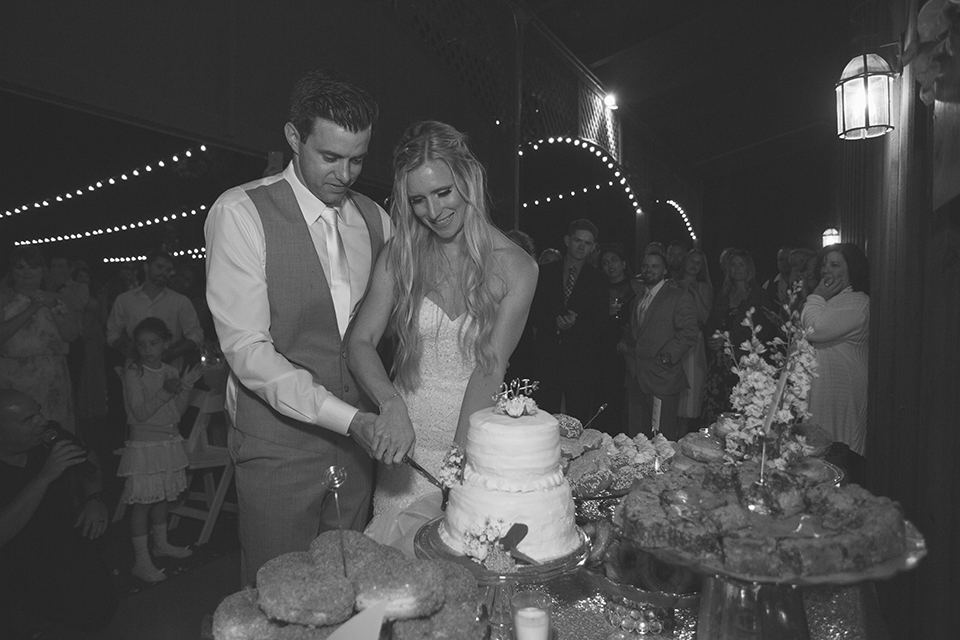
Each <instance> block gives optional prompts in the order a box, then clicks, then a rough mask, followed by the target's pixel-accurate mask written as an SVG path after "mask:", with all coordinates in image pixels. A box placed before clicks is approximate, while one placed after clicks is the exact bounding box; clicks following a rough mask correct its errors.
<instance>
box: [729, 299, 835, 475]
mask: <svg viewBox="0 0 960 640" xmlns="http://www.w3.org/2000/svg"><path fill="white" fill-rule="evenodd" d="M799 284H800V283H797V284H796V285H794V286H793V288H792V289H791V292H790V301H789V302H788V303H786V304H784V310H785V311H786V312H787V314H788V317H787V320H786V321H785V322H784V323H783V325H782V328H783V333H784V334H785V335H786V338H787V339H786V340H784V339H783V338H780V337H776V338H774V339H773V340H770V341H769V342H767V343H763V342H761V341H760V339H759V338H758V337H757V336H758V334H759V333H760V330H761V328H762V327H761V325H759V324H756V323H755V322H754V318H753V316H754V313H755V309H752V308H751V309H750V310H749V311H748V312H747V316H746V318H744V320H743V325H744V326H745V327H748V328H749V329H750V339H749V340H746V341H744V342H743V344H741V345H740V349H741V350H742V351H745V352H746V353H745V354H744V355H743V356H741V357H740V360H739V361H736V360H735V357H734V350H733V344H732V343H731V342H730V337H729V334H726V333H722V334H720V335H722V336H723V337H724V338H725V344H724V350H725V352H726V354H727V355H728V356H729V357H730V359H731V360H734V361H735V362H736V365H735V366H734V368H733V372H734V373H736V374H737V377H738V378H739V382H738V383H737V384H736V385H735V386H734V388H733V391H732V392H731V394H730V403H731V405H732V407H733V409H734V412H735V413H732V414H729V413H727V414H722V415H721V416H720V418H719V419H718V420H717V422H716V423H714V425H713V430H714V432H715V433H717V434H718V435H721V436H722V437H724V439H725V448H726V458H727V460H728V461H729V462H740V461H743V460H751V459H757V460H759V459H760V457H761V452H762V449H763V442H764V440H766V441H767V444H768V451H767V458H768V462H769V463H770V464H771V465H773V466H774V467H775V468H778V469H784V468H785V467H786V466H787V465H788V464H789V463H790V462H792V461H793V460H795V459H797V458H799V457H803V456H805V455H808V454H809V452H810V451H812V449H810V448H808V447H807V446H806V443H805V442H804V438H803V436H799V435H796V434H794V433H793V429H792V426H793V424H795V423H796V422H798V421H801V420H804V419H807V418H809V417H810V412H809V411H808V410H807V396H808V395H809V393H810V383H811V381H812V380H813V377H814V376H816V375H817V374H816V368H817V356H816V351H815V350H814V348H813V346H812V345H811V344H810V343H809V342H808V341H807V339H806V332H805V331H804V330H803V328H802V326H801V324H800V318H799V315H800V314H799V309H798V305H797V304H795V301H796V297H797V296H798V294H799ZM769 320H770V321H773V319H769Z"/></svg>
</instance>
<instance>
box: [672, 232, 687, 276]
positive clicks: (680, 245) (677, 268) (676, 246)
mask: <svg viewBox="0 0 960 640" xmlns="http://www.w3.org/2000/svg"><path fill="white" fill-rule="evenodd" d="M689 250H690V247H688V246H687V245H686V243H684V242H682V241H680V240H674V241H673V242H671V243H670V244H669V245H667V253H666V256H667V279H669V280H676V279H678V278H680V277H682V276H683V267H682V263H683V258H684V256H686V255H687V252H688V251H689Z"/></svg>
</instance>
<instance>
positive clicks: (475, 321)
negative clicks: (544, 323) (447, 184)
mask: <svg viewBox="0 0 960 640" xmlns="http://www.w3.org/2000/svg"><path fill="white" fill-rule="evenodd" d="M432 161H439V162H443V163H444V164H446V165H447V167H449V168H450V172H451V174H453V182H454V186H455V187H456V189H457V191H458V192H459V194H460V196H461V197H462V198H463V200H464V201H465V202H466V203H467V211H466V216H465V218H464V223H463V230H462V231H461V233H460V235H459V237H458V239H457V242H459V243H460V258H461V261H460V264H450V263H449V262H448V261H447V259H446V257H445V255H444V253H443V251H442V249H441V245H440V242H439V241H438V239H437V236H436V234H434V233H433V231H431V230H430V229H428V228H427V227H426V226H425V225H424V224H423V223H421V222H420V220H419V219H418V218H417V216H416V215H414V213H413V210H412V207H411V206H410V202H409V198H408V193H407V174H408V173H410V172H411V171H413V170H415V169H418V168H419V167H422V166H423V165H424V164H426V163H427V162H432ZM393 167H394V174H393V195H392V202H391V206H390V215H391V218H392V220H393V225H394V236H393V239H392V240H391V242H390V245H391V246H390V255H389V260H390V266H391V269H392V272H393V279H394V282H393V287H394V292H395V295H396V304H395V305H394V309H393V313H392V315H391V317H390V328H391V331H392V333H393V336H394V338H395V339H396V356H395V358H394V363H393V374H394V382H395V383H396V384H397V385H398V386H399V387H400V388H401V389H403V390H404V391H415V390H416V389H417V388H419V386H420V380H421V376H420V347H421V345H420V332H419V329H420V326H419V317H420V307H421V305H422V304H423V299H424V297H426V295H427V293H429V292H430V291H431V290H432V289H433V288H435V287H436V286H437V285H438V284H439V283H440V282H441V281H443V280H444V279H446V277H447V276H448V275H452V277H454V278H456V279H457V280H458V281H459V287H458V290H459V291H461V292H462V293H463V298H464V302H465V304H466V313H465V314H464V316H463V317H462V318H461V323H460V334H459V340H460V350H461V353H462V354H463V355H465V356H466V355H467V353H466V347H465V345H466V338H467V337H468V336H470V335H472V336H473V338H474V342H473V356H474V358H475V360H476V362H477V364H478V365H479V366H480V367H481V369H483V370H484V371H491V370H492V369H493V367H494V366H495V365H496V354H495V353H494V350H493V345H492V340H491V338H492V335H493V325H494V319H495V317H496V313H497V304H496V303H497V301H496V299H495V296H494V292H493V291H492V287H491V285H492V284H493V280H494V278H493V277H492V275H491V274H492V264H493V247H494V233H496V230H495V228H494V226H493V224H492V223H491V222H490V217H489V213H488V211H487V192H486V171H485V169H484V167H483V165H481V164H480V162H479V161H478V160H477V158H476V157H475V156H474V155H473V153H472V152H471V151H470V149H469V147H468V146H467V137H466V135H465V134H463V133H460V132H459V131H457V130H456V129H454V128H453V127H451V126H450V125H448V124H444V123H442V122H435V121H425V122H418V123H416V124H414V125H411V126H410V127H409V128H408V129H407V130H406V131H405V132H404V134H403V136H402V137H401V138H400V143H399V144H398V145H397V147H396V149H395V150H394V154H393ZM451 270H452V271H453V273H452V274H451V273H450V271H451Z"/></svg>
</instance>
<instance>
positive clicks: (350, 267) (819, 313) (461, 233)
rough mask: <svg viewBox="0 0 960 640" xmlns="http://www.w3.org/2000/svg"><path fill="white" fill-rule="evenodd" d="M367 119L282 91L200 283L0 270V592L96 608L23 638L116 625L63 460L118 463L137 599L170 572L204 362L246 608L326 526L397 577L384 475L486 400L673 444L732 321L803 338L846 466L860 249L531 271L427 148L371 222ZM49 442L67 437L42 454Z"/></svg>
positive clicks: (854, 402) (857, 429) (420, 143)
mask: <svg viewBox="0 0 960 640" xmlns="http://www.w3.org/2000/svg"><path fill="white" fill-rule="evenodd" d="M378 117H379V107H378V106H377V104H376V102H374V101H373V100H372V99H371V97H370V96H369V95H368V94H367V93H366V91H364V90H363V89H362V88H360V87H357V86H356V85H353V84H352V83H350V82H349V81H348V80H346V79H345V78H343V77H342V76H340V75H339V74H337V73H335V72H332V71H330V70H321V71H316V72H311V73H308V74H307V75H305V76H304V77H303V78H301V79H300V81H298V83H297V84H296V86H295V87H294V90H293V92H292V95H291V98H290V110H289V113H288V118H289V119H288V122H287V124H286V125H285V127H284V131H283V133H284V136H285V139H286V140H287V142H288V144H289V145H290V148H291V151H292V152H293V160H292V161H291V162H290V163H289V164H288V165H287V166H286V168H284V169H283V170H282V172H279V173H275V174H272V175H268V176H266V177H264V178H262V179H258V180H255V181H253V182H250V183H247V184H244V185H241V186H238V187H235V188H233V189H230V190H228V191H226V192H225V193H224V194H223V195H222V196H221V197H220V198H219V199H218V200H217V202H216V203H214V205H213V206H212V207H211V209H210V212H209V214H208V217H207V220H206V224H205V235H206V241H207V264H206V269H207V270H206V274H205V276H206V278H207V282H206V285H204V276H203V275H202V274H201V272H200V271H199V270H198V269H196V268H195V267H194V265H193V264H190V263H185V264H181V265H177V264H175V262H174V260H173V259H172V258H171V256H170V255H168V254H166V253H163V252H160V251H158V252H154V253H151V254H150V255H149V256H148V257H147V259H146V260H145V261H144V264H143V279H142V280H140V279H139V277H138V276H139V274H138V273H137V272H136V271H135V270H134V269H130V268H121V269H118V271H117V273H116V274H115V277H113V278H111V279H110V280H109V282H106V283H105V284H98V282H97V280H96V278H95V277H93V276H94V273H93V271H92V270H91V269H89V268H88V267H87V266H86V265H85V264H83V263H80V262H74V263H72V264H71V263H70V262H69V261H67V260H63V261H62V262H58V263H57V264H47V263H46V262H45V260H44V256H43V255H42V254H41V253H40V252H39V251H38V250H37V249H36V248H35V247H24V248H19V249H17V250H15V251H14V252H13V253H12V259H11V262H10V269H9V274H8V276H7V280H6V281H5V283H4V286H3V287H2V288H0V303H2V308H3V321H2V324H0V474H3V476H4V477H5V478H9V479H10V481H9V482H7V480H6V479H5V480H4V483H3V484H2V485H0V488H2V491H0V500H2V502H0V569H2V571H3V574H4V575H5V576H7V575H13V574H12V573H11V574H8V571H9V572H12V571H18V572H20V573H17V574H16V575H17V576H21V575H23V581H24V583H25V584H31V585H35V586H36V587H37V588H38V589H39V588H40V587H42V586H43V585H45V584H47V583H48V582H51V581H56V582H57V585H58V586H57V588H58V589H61V590H64V591H69V590H73V591H77V590H83V589H85V588H86V587H85V585H86V583H87V582H89V583H90V587H89V589H88V590H87V591H86V592H85V593H86V595H88V596H89V597H90V598H95V599H97V603H96V605H94V604H90V605H89V606H87V607H85V611H87V613H88V614H89V615H87V616H79V615H78V612H77V611H75V610H72V609H70V608H69V607H66V608H63V609H59V608H50V609H46V610H44V612H43V613H44V614H45V615H47V616H51V617H53V618H55V619H57V620H59V621H61V622H63V623H64V624H68V625H69V626H74V627H77V628H84V629H91V628H96V627H97V626H98V625H99V626H102V625H103V624H104V623H105V622H104V620H106V619H109V616H110V615H111V614H112V610H113V609H115V607H116V600H115V598H110V597H109V594H108V593H107V592H108V591H109V589H105V588H104V587H103V575H104V574H103V567H102V562H97V557H96V553H95V552H91V550H90V543H91V542H93V541H95V540H96V539H97V538H99V537H100V536H101V535H102V534H103V533H104V531H105V530H106V528H107V506H106V505H105V504H104V496H103V493H102V491H101V487H102V484H103V480H104V473H103V467H102V465H100V464H99V463H100V461H99V460H98V456H96V455H94V454H88V453H87V452H85V451H84V449H83V447H82V440H83V439H87V440H97V441H100V442H108V443H111V444H112V443H113V442H115V441H116V440H119V441H120V442H121V443H124V448H123V454H122V457H121V459H120V461H119V466H118V468H117V470H116V476H119V477H122V478H123V479H124V488H123V491H122V493H121V495H120V497H119V500H120V501H121V502H123V503H125V504H129V505H130V506H131V509H130V512H131V518H130V532H131V541H132V545H133V549H134V556H135V565H134V568H133V574H134V575H135V576H136V577H137V578H138V579H140V580H143V581H146V582H158V581H160V580H163V579H164V575H163V573H162V571H160V570H159V569H158V568H157V567H156V566H155V565H154V564H153V561H152V558H153V557H156V556H158V555H159V556H168V557H173V558H183V557H186V556H187V555H189V553H190V550H189V549H185V548H182V547H177V546H174V545H172V544H170V543H169V541H168V540H167V537H166V529H167V522H166V520H167V513H168V509H169V505H170V504H171V503H172V502H173V501H175V500H176V499H177V496H178V495H179V494H180V493H181V492H182V491H183V490H184V488H185V478H184V468H185V467H186V459H185V457H184V455H183V451H182V436H181V434H180V431H179V429H178V428H177V427H178V422H179V420H180V418H181V416H182V415H183V412H184V409H185V407H186V400H187V398H188V396H189V394H190V393H191V388H192V387H193V386H194V385H195V384H199V382H200V374H199V370H198V369H197V367H196V366H195V363H196V359H197V357H198V349H199V347H200V346H201V345H202V344H203V343H204V340H205V338H206V339H213V337H214V336H216V340H217V345H218V346H219V348H221V349H222V352H223V355H224V358H225V360H226V362H227V364H228V365H229V370H230V375H229V379H228V381H227V383H226V399H227V401H226V410H227V413H228V415H229V423H230V425H229V432H228V442H227V445H228V449H229V451H230V454H231V456H232V458H233V460H234V463H235V466H236V475H235V487H236V491H237V498H238V504H239V516H240V517H239V533H240V543H241V576H242V578H241V579H242V582H243V584H244V585H247V584H250V583H252V582H253V581H254V580H255V577H256V573H257V570H258V569H259V568H260V567H261V566H262V565H263V564H264V563H265V562H266V561H268V560H270V559H271V558H273V557H276V556H278V555H280V554H282V553H286V552H289V551H297V550H300V551H303V550H306V549H307V548H308V546H309V544H310V542H311V541H312V540H313V539H314V538H315V537H316V535H317V534H318V533H320V532H322V531H324V530H327V529H331V528H336V527H338V526H340V525H341V524H342V525H343V526H346V527H349V528H353V529H357V530H364V529H365V528H366V531H367V533H368V535H370V536H372V537H373V538H374V539H376V540H378V541H380V542H382V543H384V544H391V545H394V546H396V547H398V548H400V549H402V550H405V551H407V552H408V553H410V552H411V551H412V548H411V547H410V543H411V538H412V533H415V532H416V530H417V527H418V526H419V523H421V522H423V521H426V520H429V519H430V518H432V517H435V516H437V515H439V513H440V511H439V509H440V493H439V491H436V490H435V489H434V488H433V487H432V486H431V485H429V484H428V483H426V482H424V481H423V479H422V478H421V477H420V476H419V475H417V474H416V473H415V472H414V471H413V470H412V469H411V468H410V467H409V466H406V465H402V464H401V463H402V462H404V461H405V460H406V459H407V458H408V457H416V459H417V460H418V461H419V463H420V464H421V465H423V466H425V467H427V468H428V469H429V470H430V471H432V472H433V474H434V475H438V474H439V466H440V464H441V462H442V459H443V457H444V455H445V453H446V450H447V448H448V447H449V446H450V445H451V444H453V443H457V444H463V443H464V441H465V438H466V433H467V430H468V428H469V417H470V415H471V414H473V413H474V412H475V411H477V410H479V409H483V408H486V407H490V406H492V405H493V403H494V400H493V398H494V394H495V392H496V391H497V390H498V389H499V388H500V385H501V383H502V382H503V381H505V380H507V381H510V380H514V379H527V380H530V381H536V382H537V383H538V387H537V388H536V389H535V390H534V391H533V396H534V399H535V400H536V401H537V403H538V405H539V406H540V407H541V408H542V409H543V410H546V411H549V412H551V413H559V412H563V413H567V414H569V415H572V416H574V417H576V418H579V419H581V420H582V422H584V423H585V424H586V425H588V426H591V427H595V428H597V429H601V430H603V431H606V432H608V433H611V434H618V433H627V434H629V435H631V436H633V435H636V434H639V433H645V434H647V435H650V434H652V433H654V432H660V433H662V434H663V435H665V436H666V437H667V438H669V439H671V440H676V439H678V438H679V437H681V436H682V435H683V434H684V433H685V432H687V431H691V430H694V429H697V428H698V427H700V426H707V425H709V424H710V423H711V422H712V421H713V420H714V419H715V418H716V417H717V416H718V415H719V414H721V413H723V412H724V411H728V410H729V409H730V403H729V396H730V390H731V388H732V386H733V385H734V384H735V382H736V380H735V376H734V375H733V373H732V367H733V364H734V362H735V359H736V358H737V357H738V354H739V353H740V352H741V351H742V349H741V347H740V344H741V343H742V342H743V341H744V339H745V337H746V336H747V334H746V333H744V332H745V331H746V332H748V331H749V328H747V327H746V326H745V325H744V319H745V318H746V317H747V314H748V313H750V312H751V311H752V312H753V313H754V314H760V317H758V318H755V320H756V321H757V323H758V324H762V325H763V330H762V332H761V335H760V336H759V337H760V339H762V340H765V339H767V338H772V337H773V336H775V335H776V334H777V332H778V331H779V330H780V326H781V323H782V322H784V321H785V320H786V319H787V318H790V317H792V315H796V314H799V318H800V322H802V324H803V326H804V327H806V328H808V329H809V335H808V338H809V340H810V341H811V342H812V343H813V344H814V345H815V346H816V348H817V352H818V359H819V365H820V368H819V377H818V378H816V380H815V382H814V385H813V388H812V390H811V397H810V406H811V412H812V413H813V418H812V419H813V421H815V422H818V423H820V424H821V425H822V426H824V427H825V428H827V430H828V431H830V432H831V433H832V434H833V435H834V438H835V439H836V440H837V441H839V442H842V443H846V445H848V447H849V450H850V460H851V461H852V464H853V465H855V464H856V463H857V461H858V460H860V461H862V457H861V456H862V455H863V453H864V449H863V434H864V431H865V415H866V414H865V406H866V401H865V400H866V358H867V353H866V348H867V330H868V324H869V317H868V314H869V299H868V297H867V292H868V291H869V282H868V269H867V263H866V259H865V257H864V256H863V253H862V251H860V250H859V249H858V248H857V247H856V246H854V245H850V244H844V245H834V246H831V247H827V248H825V249H823V250H821V251H818V252H813V251H806V250H802V249H788V248H784V249H783V250H781V252H780V254H781V255H780V256H778V264H779V270H778V273H777V274H776V276H775V277H773V278H771V279H770V280H769V281H768V282H767V283H766V284H764V285H760V284H759V283H758V280H757V274H756V269H755V266H754V262H753V259H752V257H751V256H750V254H749V253H747V252H746V251H743V250H739V249H735V248H730V249H726V250H724V251H723V253H722V254H721V257H720V271H719V272H718V273H717V275H718V276H721V277H722V283H721V284H720V286H719V287H714V286H713V284H712V280H711V277H710V269H709V265H708V263H707V260H706V257H705V255H704V254H703V252H701V251H700V250H699V249H697V248H692V247H689V246H686V245H684V244H683V243H682V242H673V243H670V244H669V245H667V246H663V245H662V244H660V243H656V242H655V243H652V244H650V245H649V246H648V247H646V248H645V250H643V251H642V252H640V255H639V256H638V260H637V263H638V264H637V266H638V268H639V272H638V273H634V271H633V269H631V267H630V264H629V262H628V260H627V256H626V255H625V254H624V252H623V250H622V247H621V246H619V245H612V244H608V245H601V244H600V242H601V240H602V238H601V233H600V230H599V229H598V228H597V226H596V224H595V223H594V222H592V221H591V220H589V219H587V218H581V219H577V220H574V221H573V222H571V223H570V224H569V226H568V227H567V229H566V231H565V235H564V239H563V245H564V246H563V251H562V252H561V251H560V250H557V249H553V248H548V249H545V250H544V251H543V252H542V253H539V256H538V257H535V256H537V255H538V254H537V251H536V246H535V242H534V240H533V239H532V238H530V237H529V236H527V235H526V234H524V233H522V232H520V231H517V230H514V231H511V232H508V233H506V234H505V233H502V232H501V231H500V230H498V229H497V228H496V227H495V226H494V225H493V223H492V221H491V218H490V214H489V209H488V202H487V186H486V171H485V168H484V167H483V165H482V164H481V163H480V162H479V161H478V159H477V158H476V157H475V156H474V154H473V152H472V151H471V149H470V147H469V145H468V141H467V136H466V135H465V134H463V133H462V132H460V131H457V130H456V129H455V128H453V127H452V126H450V125H448V124H444V123H440V122H434V121H424V122H419V123H415V124H413V125H411V126H410V127H409V128H408V129H407V130H406V131H405V132H404V133H403V135H402V136H401V138H400V140H399V142H398V143H397V145H396V147H395V151H394V181H393V192H392V196H391V200H390V213H389V214H388V213H387V211H385V210H384V209H383V208H382V207H381V206H380V205H378V204H377V203H375V202H374V201H372V200H370V199H369V198H367V197H365V196H362V195H361V194H359V193H357V192H355V191H353V190H352V189H351V186H352V185H353V183H354V181H355V180H356V179H357V177H358V176H359V174H360V171H361V170H362V166H363V159H364V158H365V157H366V155H367V153H368V146H369V144H370V140H371V136H372V132H373V129H374V125H375V123H376V122H377V119H378ZM781 256H782V259H781ZM51 262H53V261H51ZM721 335H726V336H727V337H728V339H729V341H730V342H731V343H732V345H733V350H732V353H728V352H727V351H726V350H725V349H724V348H723V346H724V340H721V339H720V338H719V337H718V336H721ZM81 407H82V409H81ZM78 418H79V419H78ZM118 425H119V426H118ZM110 429H113V436H112V437H113V438H114V440H111V436H109V435H107V434H106V432H107V431H109V430H110ZM51 430H54V431H56V432H57V433H60V431H58V430H62V432H63V433H66V434H73V435H71V436H70V437H66V438H61V439H59V440H57V441H56V442H55V443H54V444H53V445H52V446H50V447H46V448H44V447H42V446H41V445H42V443H43V442H44V441H45V440H47V438H46V437H45V434H46V433H48V432H49V431H51ZM75 436H79V438H76V437H75ZM111 450H112V449H111ZM88 463H89V466H93V469H94V470H93V471H92V472H91V473H89V474H87V475H85V474H84V473H83V472H81V467H85V466H88ZM330 466H338V467H341V468H344V469H346V470H347V477H348V478H349V482H348V483H347V484H345V485H344V486H343V487H342V488H341V489H340V491H338V500H337V504H336V505H333V504H332V501H329V500H325V499H324V498H325V496H326V492H327V486H326V485H324V484H323V483H322V482H321V480H320V479H321V473H320V471H321V470H324V469H327V468H329V467H330ZM375 469H376V471H374V470H375ZM278 496H282V499H278ZM374 514H375V517H373V520H372V522H371V516H373V515H374ZM368 523H369V524H368ZM41 526H42V527H50V535H49V536H48V537H47V538H41V540H44V541H48V542H49V544H51V545H53V544H56V545H61V546H62V545H63V544H64V543H63V540H64V539H65V538H67V537H69V538H71V544H77V545H79V546H80V547H83V550H82V551H80V550H78V551H71V553H72V554H74V555H75V556H76V558H77V559H78V562H77V563H75V566H76V571H72V570H71V571H61V572H59V573H58V572H57V570H56V568H55V569H54V570H51V571H48V572H47V573H37V574H36V575H35V576H29V575H24V574H28V573H30V567H31V563H33V562H38V563H40V562H42V556H43V554H44V553H45V552H46V551H45V549H46V548H45V547H41V548H39V549H38V550H37V551H36V553H37V554H39V556H40V558H38V557H37V555H36V554H35V555H33V556H29V557H30V558H32V560H30V561H26V560H25V558H27V556H25V555H23V554H21V551H20V550H21V548H25V547H27V546H29V544H30V543H31V541H32V540H33V539H34V538H33V536H34V532H35V530H36V527H41ZM54 533H55V535H54ZM151 536H152V547H151V544H150V542H151ZM45 543H46V542H45ZM50 557H51V558H58V557H59V556H56V555H51V556H50ZM81 559H84V560H83V563H80V562H79V560H81ZM88 560H89V561H88ZM3 582H4V583H6V584H5V586H9V585H10V584H11V583H14V584H17V585H19V584H20V582H19V579H18V580H9V579H5V580H4V581H3ZM16 595H17V597H11V598H9V599H8V598H0V613H6V612H8V611H14V610H15V611H17V612H20V613H24V612H26V613H33V612H35V609H36V608H35V607H31V605H30V602H29V601H30V600H31V599H32V598H33V597H34V593H33V592H31V591H29V590H23V591H22V592H20V593H18V594H16ZM36 597H37V599H38V600H39V599H40V598H41V596H39V595H38V596H36ZM7 631H8V629H4V628H2V627H0V633H6V632H7ZM13 631H16V630H15V629H13V630H11V633H12V632H13ZM4 637H7V636H6V635H4ZM11 637H16V636H12V635H11Z"/></svg>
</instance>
